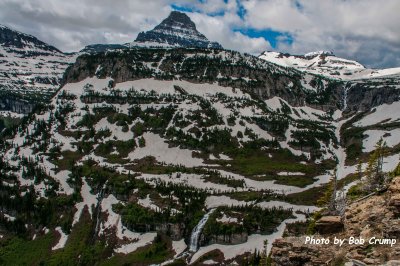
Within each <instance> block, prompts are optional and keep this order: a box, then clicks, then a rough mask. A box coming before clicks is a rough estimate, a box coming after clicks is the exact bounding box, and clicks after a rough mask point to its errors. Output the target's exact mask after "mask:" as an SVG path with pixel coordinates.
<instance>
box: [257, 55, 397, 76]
mask: <svg viewBox="0 0 400 266" xmlns="http://www.w3.org/2000/svg"><path fill="white" fill-rule="evenodd" d="M259 57H260V58H261V59H264V60H266V61H269V62H272V63H275V64H277V65H280V66H285V67H293V68H296V69H298V70H300V71H305V72H310V73H314V74H319V75H323V76H326V77H331V78H335V79H341V80H355V79H371V78H379V77H390V76H396V77H397V79H399V76H400V68H390V69H367V68H365V67H364V66H363V65H361V64H360V63H358V62H356V61H353V60H348V59H344V58H340V57H336V56H335V55H334V54H333V53H332V52H329V51H319V52H312V53H308V54H305V55H290V54H284V53H279V52H270V51H267V52H264V53H262V54H261V55H260V56H259Z"/></svg>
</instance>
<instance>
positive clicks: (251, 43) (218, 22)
mask: <svg viewBox="0 0 400 266" xmlns="http://www.w3.org/2000/svg"><path fill="white" fill-rule="evenodd" d="M188 15H189V16H190V18H191V19H192V20H193V21H194V22H195V23H196V26H197V29H198V30H199V31H200V32H201V33H203V34H204V35H205V36H207V38H208V39H210V40H213V41H217V42H219V43H220V44H221V45H222V46H223V47H224V48H226V49H230V50H236V51H240V52H247V53H250V54H259V53H260V52H262V51H265V50H268V49H271V45H270V44H269V42H268V41H266V40H265V39H264V38H261V37H260V38H250V37H249V36H246V35H244V34H242V33H240V32H235V31H232V28H235V27H238V26H240V25H241V24H242V23H243V21H241V19H240V18H239V16H238V15H236V13H235V12H226V13H225V15H224V16H216V17H210V16H207V15H206V14H202V13H189V14H188Z"/></svg>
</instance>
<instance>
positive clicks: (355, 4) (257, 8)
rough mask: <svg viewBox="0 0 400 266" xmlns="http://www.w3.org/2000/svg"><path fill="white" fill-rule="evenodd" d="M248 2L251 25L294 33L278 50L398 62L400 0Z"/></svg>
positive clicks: (387, 63) (370, 61) (373, 63)
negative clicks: (325, 52)
mask: <svg viewBox="0 0 400 266" xmlns="http://www.w3.org/2000/svg"><path fill="white" fill-rule="evenodd" d="M296 3H298V4H299V5H300V6H301V7H300V8H299V7H298V6H297V5H296ZM244 6H245V7H246V9H247V14H246V24H247V26H248V27H254V28H257V29H265V28H271V29H273V30H276V31H284V32H288V33H290V34H291V35H292V36H293V38H294V42H293V44H292V45H287V44H284V43H280V44H279V45H278V47H277V50H283V51H286V52H290V53H301V54H302V53H306V52H309V51H313V50H332V51H334V52H335V54H337V55H339V56H343V57H347V58H353V59H356V60H359V61H361V62H362V63H364V64H366V65H369V66H375V67H377V66H398V61H399V53H398V52H399V48H398V47H400V27H398V24H399V22H400V16H399V15H398V11H399V10H400V1H397V0H385V1H379V0H363V1H359V0H346V1H345V0H324V1H320V0H298V1H294V0H263V1H261V0H249V1H246V2H244ZM385 55H390V56H385ZM382 56H385V58H386V59H384V58H382Z"/></svg>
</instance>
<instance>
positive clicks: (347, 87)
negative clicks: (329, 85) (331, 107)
mask: <svg viewBox="0 0 400 266" xmlns="http://www.w3.org/2000/svg"><path fill="white" fill-rule="evenodd" d="M350 88H351V85H350V86H348V85H347V84H346V85H345V87H344V91H343V108H342V111H345V110H346V109H347V93H348V92H349V90H350Z"/></svg>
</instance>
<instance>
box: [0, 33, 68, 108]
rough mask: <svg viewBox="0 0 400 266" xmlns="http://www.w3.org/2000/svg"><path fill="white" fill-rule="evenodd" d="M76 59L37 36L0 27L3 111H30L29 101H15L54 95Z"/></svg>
mask: <svg viewBox="0 0 400 266" xmlns="http://www.w3.org/2000/svg"><path fill="white" fill-rule="evenodd" d="M74 59H75V56H74V55H67V54H64V53H62V52H61V51H60V50H58V49H57V48H55V47H53V46H51V45H48V44H46V43H44V42H42V41H40V40H38V39H37V38H36V37H34V36H31V35H28V34H24V33H21V32H18V31H15V30H13V29H10V28H8V27H6V26H0V94H1V95H2V97H1V99H0V110H12V111H15V112H22V113H26V112H29V111H30V109H31V107H32V106H31V105H30V103H29V102H26V104H22V105H19V106H17V105H15V101H17V102H18V101H19V100H20V99H22V98H23V99H31V100H32V99H34V100H33V101H41V100H43V99H46V98H48V97H50V95H52V94H53V93H54V92H55V91H56V89H57V88H58V87H59V85H60V81H61V78H62V75H63V73H64V71H65V69H66V68H67V67H68V65H69V64H70V63H71V62H72V61H73V60H74ZM11 96H12V97H11ZM18 99H19V100H18Z"/></svg>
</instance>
